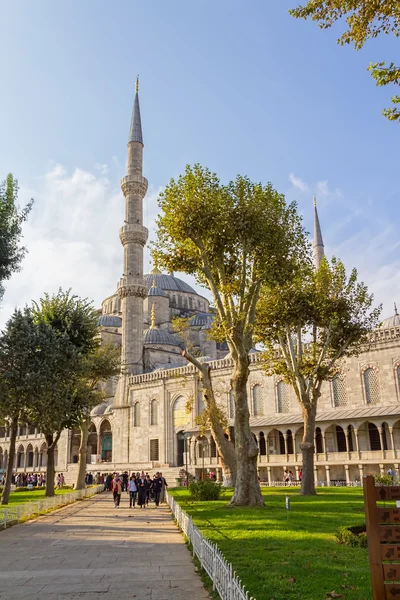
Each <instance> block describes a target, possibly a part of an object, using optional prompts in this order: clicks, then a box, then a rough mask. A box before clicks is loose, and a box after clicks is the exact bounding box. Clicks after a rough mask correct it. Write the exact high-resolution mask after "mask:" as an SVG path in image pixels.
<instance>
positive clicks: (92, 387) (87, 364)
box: [75, 343, 121, 490]
mask: <svg viewBox="0 0 400 600" xmlns="http://www.w3.org/2000/svg"><path fill="white" fill-rule="evenodd" d="M120 372H121V350H120V348H119V346H116V345H115V344H111V343H108V344H103V345H101V346H98V347H96V348H95V349H94V350H92V351H91V352H90V354H88V355H87V356H86V358H85V359H84V363H83V366H82V374H81V377H80V394H82V400H83V403H84V405H85V410H84V412H83V414H82V415H81V416H80V418H78V421H79V427H80V431H81V441H80V445H79V461H78V463H79V466H78V475H77V479H76V485H75V489H77V490H82V489H84V487H85V475H86V464H87V442H88V435H89V425H90V409H91V408H93V407H94V406H96V405H97V404H99V403H100V402H101V401H102V400H104V398H105V397H106V396H107V394H106V393H105V392H104V391H103V389H102V385H101V384H102V383H103V382H104V381H107V380H109V379H111V378H112V377H116V376H117V375H119V374H120Z"/></svg>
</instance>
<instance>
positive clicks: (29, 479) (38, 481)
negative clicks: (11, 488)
mask: <svg viewBox="0 0 400 600" xmlns="http://www.w3.org/2000/svg"><path fill="white" fill-rule="evenodd" d="M5 481H6V473H3V474H2V475H0V485H4V484H5ZM11 483H12V484H13V485H16V486H17V487H27V486H28V485H31V486H32V487H43V486H44V485H46V475H45V474H44V473H13V474H12V477H11Z"/></svg>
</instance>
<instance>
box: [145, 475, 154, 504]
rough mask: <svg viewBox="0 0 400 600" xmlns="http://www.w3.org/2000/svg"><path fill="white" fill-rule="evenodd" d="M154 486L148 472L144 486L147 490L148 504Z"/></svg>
mask: <svg viewBox="0 0 400 600" xmlns="http://www.w3.org/2000/svg"><path fill="white" fill-rule="evenodd" d="M152 487H153V482H152V480H151V479H150V475H149V474H148V473H147V475H146V479H145V482H144V488H145V490H146V506H148V505H149V500H150V497H151V491H152Z"/></svg>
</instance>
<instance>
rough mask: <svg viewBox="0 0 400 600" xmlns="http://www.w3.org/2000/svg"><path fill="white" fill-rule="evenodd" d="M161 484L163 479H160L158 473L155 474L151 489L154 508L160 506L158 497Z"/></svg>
mask: <svg viewBox="0 0 400 600" xmlns="http://www.w3.org/2000/svg"><path fill="white" fill-rule="evenodd" d="M163 484H164V482H163V478H162V477H160V473H158V472H157V473H156V474H155V475H154V478H153V487H152V489H153V494H154V502H155V505H156V508H157V507H158V505H159V504H160V495H161V490H162V487H163Z"/></svg>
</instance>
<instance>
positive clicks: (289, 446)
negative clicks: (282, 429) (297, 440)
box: [286, 429, 294, 454]
mask: <svg viewBox="0 0 400 600" xmlns="http://www.w3.org/2000/svg"><path fill="white" fill-rule="evenodd" d="M286 434H287V438H286V443H287V451H288V454H294V451H293V435H292V432H291V431H290V429H288V430H287V432H286Z"/></svg>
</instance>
